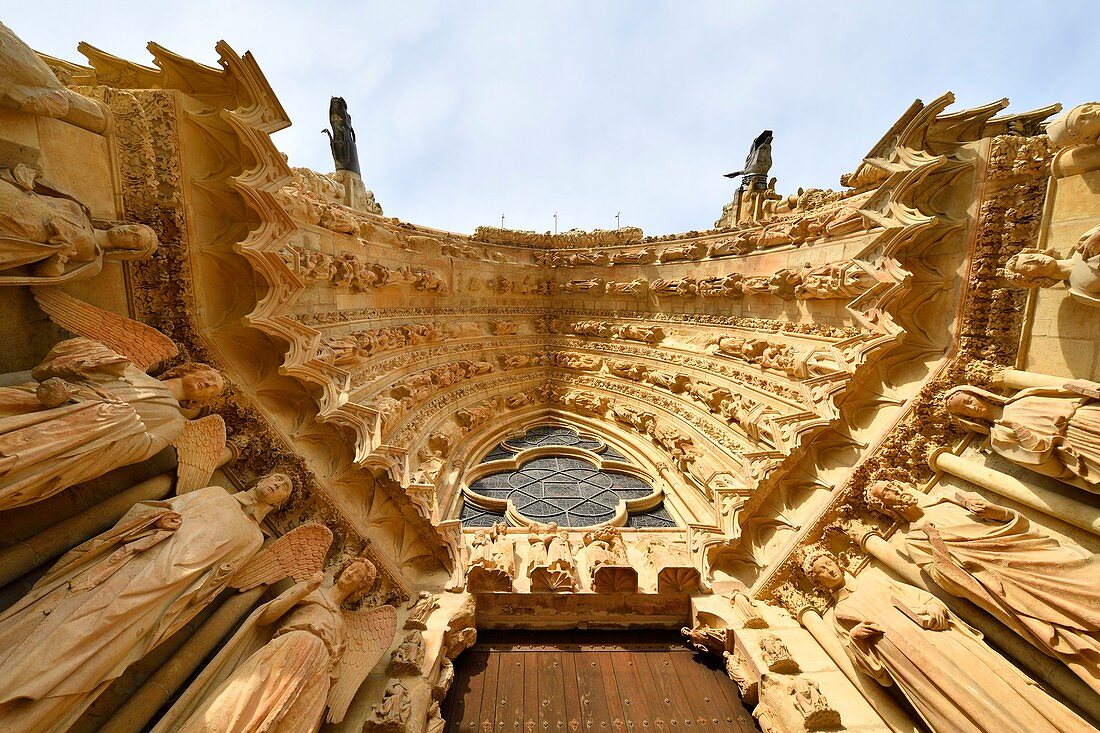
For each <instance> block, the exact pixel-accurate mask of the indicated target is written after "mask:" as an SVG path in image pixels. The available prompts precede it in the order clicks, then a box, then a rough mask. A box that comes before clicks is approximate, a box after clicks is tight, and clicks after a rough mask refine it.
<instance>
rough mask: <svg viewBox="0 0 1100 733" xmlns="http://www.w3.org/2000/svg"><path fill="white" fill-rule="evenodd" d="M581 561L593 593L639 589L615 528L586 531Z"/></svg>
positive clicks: (636, 574)
mask: <svg viewBox="0 0 1100 733" xmlns="http://www.w3.org/2000/svg"><path fill="white" fill-rule="evenodd" d="M583 541H584V561H585V565H586V567H587V568H588V576H589V579H590V580H591V586H592V590H594V591H596V592H597V593H613V592H629V593H633V592H635V591H637V589H638V571H637V570H635V569H634V568H633V567H631V566H630V562H629V561H628V560H627V557H626V547H625V546H624V545H623V537H622V532H621V531H620V530H619V529H618V528H617V527H600V528H599V529H596V530H593V531H591V532H586V533H585V535H584V538H583Z"/></svg>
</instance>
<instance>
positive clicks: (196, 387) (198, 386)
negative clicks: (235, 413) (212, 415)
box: [180, 369, 225, 402]
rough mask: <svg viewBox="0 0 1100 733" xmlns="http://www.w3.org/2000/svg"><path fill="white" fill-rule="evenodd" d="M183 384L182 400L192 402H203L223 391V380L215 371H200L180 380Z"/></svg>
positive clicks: (184, 376)
mask: <svg viewBox="0 0 1100 733" xmlns="http://www.w3.org/2000/svg"><path fill="white" fill-rule="evenodd" d="M180 382H182V384H183V398H184V399H185V400H190V401H192V402H204V401H206V400H210V399H213V398H215V397H217V396H218V395H220V394H221V393H222V390H223V389H225V379H223V378H222V375H221V373H220V372H218V371H217V370H215V369H202V370H199V371H196V372H192V373H191V374H185V375H183V377H181V378H180Z"/></svg>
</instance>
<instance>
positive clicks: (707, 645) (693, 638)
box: [680, 623, 733, 657]
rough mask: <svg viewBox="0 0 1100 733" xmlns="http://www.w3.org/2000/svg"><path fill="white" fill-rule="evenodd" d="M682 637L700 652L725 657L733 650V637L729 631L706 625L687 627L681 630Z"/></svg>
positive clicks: (699, 624) (698, 624)
mask: <svg viewBox="0 0 1100 733" xmlns="http://www.w3.org/2000/svg"><path fill="white" fill-rule="evenodd" d="M680 636H682V637H684V638H685V639H687V640H688V643H689V644H691V646H692V647H693V648H694V649H695V650H696V651H699V652H702V653H704V654H714V655H716V656H720V657H721V656H724V655H725V653H726V652H728V651H729V650H730V649H732V648H733V636H732V634H730V630H729V629H716V628H712V627H710V626H708V625H707V624H705V623H697V624H696V625H695V626H693V627H691V628H690V629H689V628H688V627H686V626H684V627H683V628H681V629H680Z"/></svg>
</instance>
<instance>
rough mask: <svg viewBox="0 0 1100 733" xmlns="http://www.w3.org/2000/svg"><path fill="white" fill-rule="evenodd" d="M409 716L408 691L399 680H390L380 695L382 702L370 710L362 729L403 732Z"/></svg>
mask: <svg viewBox="0 0 1100 733" xmlns="http://www.w3.org/2000/svg"><path fill="white" fill-rule="evenodd" d="M411 714H412V700H411V699H410V698H409V691H408V690H407V689H406V688H405V686H404V685H403V684H401V681H400V680H396V679H392V678H391V679H390V683H389V685H387V686H386V691H385V693H383V695H382V702H380V703H377V704H376V705H375V706H374V707H373V708H371V713H370V717H369V718H367V722H366V725H365V726H364V728H365V729H367V730H376V731H399V730H404V728H405V725H406V724H407V723H408V722H409V716H410V715H411Z"/></svg>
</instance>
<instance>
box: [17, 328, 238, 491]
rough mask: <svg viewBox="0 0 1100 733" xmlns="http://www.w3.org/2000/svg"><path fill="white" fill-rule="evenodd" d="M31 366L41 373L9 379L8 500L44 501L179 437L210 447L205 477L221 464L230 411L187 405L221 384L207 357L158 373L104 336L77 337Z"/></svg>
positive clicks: (184, 462)
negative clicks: (188, 411) (202, 411)
mask: <svg viewBox="0 0 1100 733" xmlns="http://www.w3.org/2000/svg"><path fill="white" fill-rule="evenodd" d="M169 343H171V342H169ZM173 349H174V346H173ZM139 365H140V366H144V365H143V364H140V362H139ZM31 374H32V376H33V377H34V379H35V380H36V381H34V382H29V383H27V384H23V385H20V386H17V387H0V509H11V508H13V507H18V506H24V505H26V504H33V503H34V502H36V501H41V500H43V499H46V498H48V497H50V496H53V495H54V494H56V493H58V492H60V491H62V490H64V489H66V488H68V487H70V486H72V485H73V484H76V483H79V482H81V481H87V480H89V479H93V478H95V477H96V476H100V475H102V474H104V473H106V472H107V471H110V470H112V469H115V468H118V467H119V466H125V465H128V464H131V463H137V462H139V461H144V460H145V459H147V458H150V457H151V456H153V455H155V454H156V453H158V452H160V451H161V450H162V449H163V448H165V447H166V446H168V445H172V444H177V445H178V446H180V447H181V448H182V447H190V446H198V447H200V448H201V449H202V452H203V453H204V454H205V455H206V458H205V459H203V460H201V461H200V462H201V463H204V464H206V468H207V469H208V470H207V471H205V472H200V473H204V478H205V479H208V478H209V475H210V472H211V471H212V470H213V468H214V467H216V465H217V458H218V455H220V453H221V451H222V449H223V448H224V445H225V424H224V423H223V422H222V419H221V417H219V416H216V415H213V416H210V417H208V418H203V419H202V420H198V421H190V420H188V419H187V418H186V417H185V416H184V414H183V412H182V411H181V410H182V409H183V408H182V407H181V404H187V403H198V402H202V401H204V400H208V399H211V398H213V397H215V396H217V395H218V393H220V392H221V391H222V389H223V387H224V382H223V380H222V376H221V374H219V373H218V371H217V370H215V369H213V368H211V367H208V366H206V365H205V364H197V363H190V362H189V363H187V364H184V365H182V366H179V367H176V368H174V369H170V370H168V371H167V372H165V373H164V374H162V375H161V376H160V378H159V379H158V378H155V377H150V376H149V375H147V374H146V373H145V371H144V369H143V368H139V366H136V365H135V364H134V362H133V360H131V359H129V358H127V357H126V356H124V355H123V354H120V353H118V352H116V351H115V350H113V349H111V348H109V347H108V346H106V345H104V344H102V343H99V342H96V341H92V340H90V339H86V338H74V339H69V340H67V341H62V342H61V343H59V344H57V345H56V346H54V347H53V348H52V349H50V351H49V353H48V354H47V355H46V358H45V359H44V360H43V361H42V363H41V364H39V365H38V366H37V367H36V368H35V369H34V371H33V372H31ZM195 431H198V433H195ZM202 433H208V434H207V435H205V438H202V439H201V440H199V441H198V442H195V441H194V440H191V439H192V438H196V437H200V438H201V437H202V436H201V435H199V434H202ZM186 452H187V451H186V450H181V454H180V471H181V474H180V475H181V477H182V476H183V475H184V473H183V472H184V471H186V470H187V468H188V466H189V463H190V462H189V460H188V459H187V457H186V455H185V454H186ZM204 484H205V480H202V481H199V485H200V486H201V485H204ZM191 488H195V486H187V487H180V488H179V489H178V490H177V493H182V492H183V491H186V490H188V489H191Z"/></svg>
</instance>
